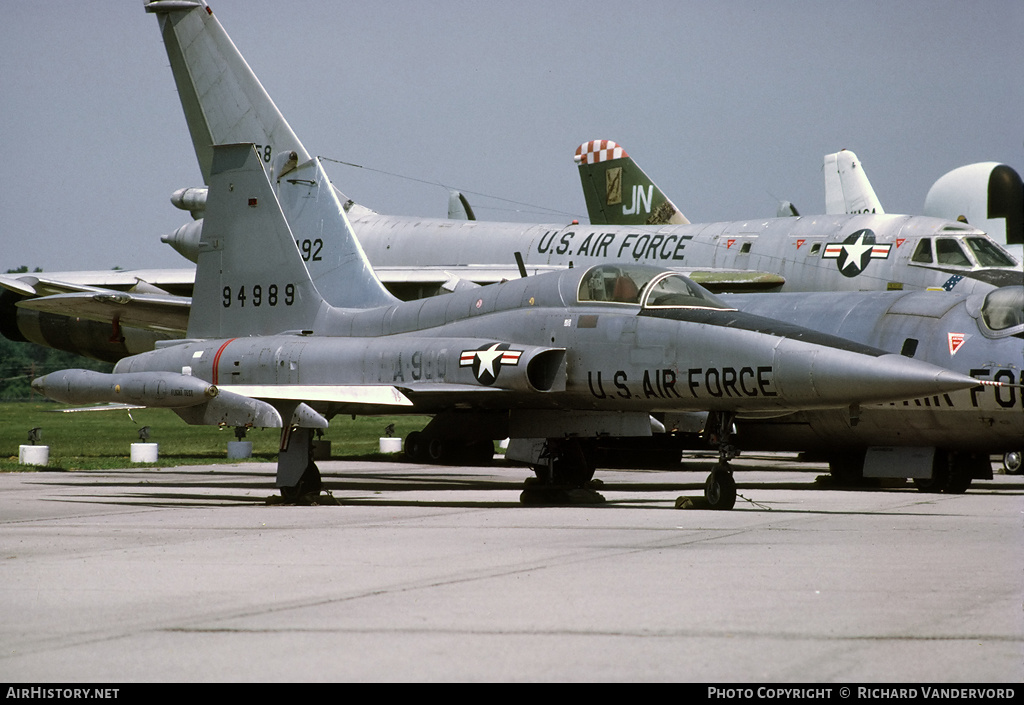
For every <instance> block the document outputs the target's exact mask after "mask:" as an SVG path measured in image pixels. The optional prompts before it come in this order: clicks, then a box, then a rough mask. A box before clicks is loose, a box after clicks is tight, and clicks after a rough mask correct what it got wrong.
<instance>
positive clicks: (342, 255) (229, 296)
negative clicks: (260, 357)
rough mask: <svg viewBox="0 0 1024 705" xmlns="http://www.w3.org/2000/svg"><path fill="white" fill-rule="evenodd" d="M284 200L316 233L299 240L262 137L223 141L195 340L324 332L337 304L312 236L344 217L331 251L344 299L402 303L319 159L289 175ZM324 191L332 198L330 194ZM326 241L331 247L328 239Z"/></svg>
mask: <svg viewBox="0 0 1024 705" xmlns="http://www.w3.org/2000/svg"><path fill="white" fill-rule="evenodd" d="M285 178H288V179H290V180H289V181H288V182H287V188H284V184H282V189H281V193H282V195H281V198H282V199H283V200H285V201H287V200H289V199H293V200H295V201H300V200H304V201H305V203H304V205H301V206H296V204H294V203H292V204H289V205H288V207H289V210H290V212H291V214H292V220H293V222H294V224H295V225H296V226H297V228H301V230H296V232H303V233H304V236H310V238H311V239H310V240H308V241H303V240H300V241H298V242H297V241H296V239H295V237H294V236H293V231H292V229H291V228H290V227H289V222H288V221H287V220H286V219H285V216H284V211H283V210H282V204H281V202H279V201H278V199H277V197H276V196H275V193H274V189H273V187H272V186H271V183H270V181H269V180H268V178H267V174H266V171H265V170H264V166H263V159H262V155H260V154H259V153H258V152H257V150H256V149H255V147H254V145H252V144H235V145H220V146H215V147H214V148H213V159H212V160H211V163H210V191H209V196H208V198H207V204H206V219H205V223H204V225H203V232H202V238H201V240H200V243H199V257H198V261H197V263H196V279H195V287H194V289H193V294H192V309H191V313H190V316H189V322H188V331H187V337H189V338H227V337H240V336H248V335H273V334H276V333H280V332H282V331H286V330H315V328H316V323H317V319H318V317H319V316H320V315H321V314H322V313H324V312H326V310H327V309H329V308H330V305H329V304H328V303H327V302H326V301H325V300H324V298H323V296H322V295H321V293H320V291H319V290H318V289H317V287H316V285H315V284H314V283H313V280H312V279H311V278H310V275H309V272H308V271H307V270H306V267H305V265H304V264H303V253H304V249H305V248H306V243H307V242H308V245H309V248H310V253H311V254H312V251H313V249H312V248H314V247H315V244H314V243H315V241H316V238H315V237H312V236H313V235H315V234H318V233H320V234H323V233H324V227H327V226H329V224H330V223H331V222H335V221H334V218H335V216H338V217H339V218H340V221H338V222H340V223H341V231H340V232H336V233H334V235H335V236H336V237H332V238H331V240H332V241H336V242H335V243H334V244H333V245H331V248H332V249H333V248H336V249H337V250H338V251H337V253H335V254H333V255H332V264H333V265H334V269H335V272H334V274H335V277H334V278H335V279H336V280H337V282H338V284H337V285H338V286H339V287H340V291H339V292H338V298H336V301H337V302H339V303H340V304H341V305H342V306H343V307H346V308H369V307H373V306H377V305H384V304H387V303H393V302H394V301H395V299H394V298H392V297H391V296H390V294H388V293H387V292H386V291H385V290H384V288H383V286H382V285H381V283H380V281H379V280H378V279H377V277H376V275H375V274H374V273H373V270H372V269H371V268H370V266H369V263H368V262H367V261H366V257H365V255H364V254H363V251H362V248H361V247H360V246H359V243H358V242H357V241H356V239H355V235H354V233H353V232H352V228H351V225H349V223H348V219H347V218H346V217H345V213H344V210H342V208H341V205H340V203H339V202H338V201H337V199H336V197H335V194H334V192H333V189H332V188H331V186H330V182H329V181H327V178H326V175H325V174H324V173H323V170H322V168H321V167H320V165H319V162H316V161H314V162H311V163H307V164H305V165H302V166H300V167H298V168H296V169H294V170H292V171H290V172H289V173H288V174H286V175H285ZM324 193H327V194H329V195H330V196H331V197H332V198H330V199H327V198H322V197H319V198H318V195H319V196H322V195H323V194H324ZM325 247H326V245H325Z"/></svg>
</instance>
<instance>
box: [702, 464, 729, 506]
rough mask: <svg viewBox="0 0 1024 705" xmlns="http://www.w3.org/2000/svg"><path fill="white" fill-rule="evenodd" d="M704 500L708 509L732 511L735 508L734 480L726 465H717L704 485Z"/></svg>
mask: <svg viewBox="0 0 1024 705" xmlns="http://www.w3.org/2000/svg"><path fill="white" fill-rule="evenodd" d="M704 499H706V500H707V503H708V507H709V508H710V509H732V508H733V507H735V506H736V480H735V478H733V476H732V470H731V469H730V468H729V466H728V465H727V464H726V463H719V465H717V466H716V467H715V469H714V470H712V471H711V474H710V475H708V479H707V481H706V482H705V483H704Z"/></svg>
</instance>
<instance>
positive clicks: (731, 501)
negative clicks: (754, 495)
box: [704, 412, 739, 509]
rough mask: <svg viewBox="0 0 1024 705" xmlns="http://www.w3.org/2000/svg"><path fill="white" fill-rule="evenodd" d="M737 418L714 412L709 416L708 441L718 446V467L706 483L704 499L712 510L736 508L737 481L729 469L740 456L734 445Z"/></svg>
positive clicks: (725, 413)
mask: <svg viewBox="0 0 1024 705" xmlns="http://www.w3.org/2000/svg"><path fill="white" fill-rule="evenodd" d="M735 418H736V415H735V414H733V413H729V412H717V413H714V412H713V413H711V414H710V415H709V416H708V425H709V427H710V435H709V437H708V440H709V441H711V443H712V444H717V445H718V465H716V466H715V469H714V470H712V471H711V474H710V475H708V479H707V481H706V482H705V483H704V499H705V500H707V503H708V507H709V508H711V509H732V508H733V507H735V506H736V480H735V479H734V478H733V476H732V468H731V467H729V461H730V460H732V459H733V458H735V457H736V456H737V455H739V450H738V449H737V448H736V446H735V445H733V443H732V427H733V420H734V419H735Z"/></svg>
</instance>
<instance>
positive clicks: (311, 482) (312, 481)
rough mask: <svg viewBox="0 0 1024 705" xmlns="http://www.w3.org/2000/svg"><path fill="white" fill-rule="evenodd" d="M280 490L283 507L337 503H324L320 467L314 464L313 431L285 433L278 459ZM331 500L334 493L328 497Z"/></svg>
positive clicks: (296, 430)
mask: <svg viewBox="0 0 1024 705" xmlns="http://www.w3.org/2000/svg"><path fill="white" fill-rule="evenodd" d="M277 487H278V488H279V489H280V490H281V500H280V502H281V503H283V504H328V503H333V504H337V502H336V501H333V498H331V501H324V498H321V496H320V491H321V490H322V489H323V482H322V480H321V479H320V468H318V467H317V466H316V463H315V462H314V461H313V429H311V428H293V429H290V430H286V432H284V433H282V438H281V449H280V451H279V452H278V456H277ZM327 497H330V494H328V495H327Z"/></svg>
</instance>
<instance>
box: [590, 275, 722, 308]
mask: <svg viewBox="0 0 1024 705" xmlns="http://www.w3.org/2000/svg"><path fill="white" fill-rule="evenodd" d="M577 298H578V299H579V301H580V302H581V303H589V302H604V303H619V304H640V305H641V306H642V307H643V308H714V309H725V310H734V309H732V307H730V306H728V305H726V304H725V303H723V302H722V301H720V300H719V299H718V298H716V297H715V295H714V294H712V293H711V292H710V291H708V290H707V289H705V288H704V287H702V286H701V285H700V284H697V283H696V282H694V281H693V280H691V279H689V278H688V277H685V276H683V275H682V274H678V273H676V272H666V271H665V270H663V269H658V268H657V267H651V266H647V265H642V264H637V265H630V264H600V265H597V266H595V267H592V268H591V269H590V271H588V272H587V273H586V274H584V275H583V277H582V278H581V279H580V289H579V294H578V297H577Z"/></svg>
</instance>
